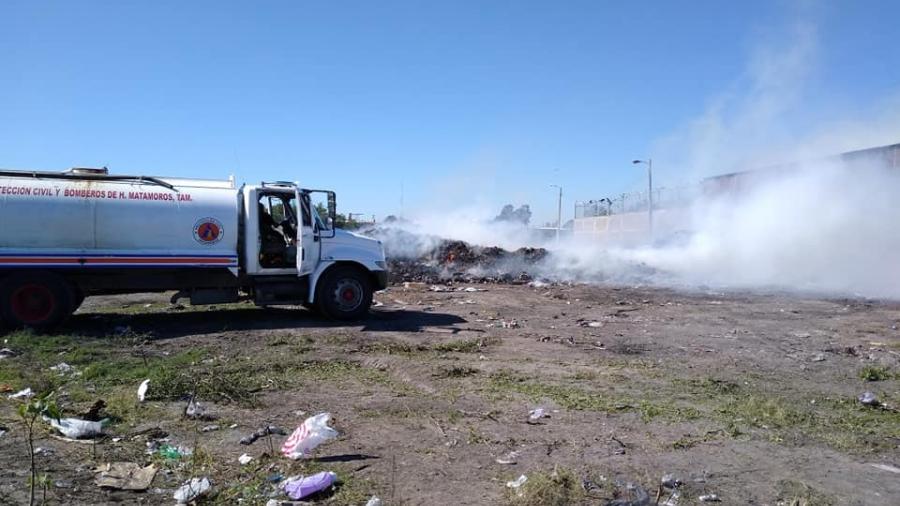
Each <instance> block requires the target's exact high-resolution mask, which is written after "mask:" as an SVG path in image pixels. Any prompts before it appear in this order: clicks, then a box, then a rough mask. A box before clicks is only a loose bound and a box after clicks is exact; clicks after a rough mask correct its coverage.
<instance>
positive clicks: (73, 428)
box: [48, 418, 103, 439]
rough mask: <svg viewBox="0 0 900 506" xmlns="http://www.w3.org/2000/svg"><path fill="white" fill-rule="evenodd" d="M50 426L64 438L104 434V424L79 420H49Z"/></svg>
mask: <svg viewBox="0 0 900 506" xmlns="http://www.w3.org/2000/svg"><path fill="white" fill-rule="evenodd" d="M48 420H49V421H50V425H51V426H53V428H54V429H56V430H58V431H59V432H61V433H62V435H63V436H66V437H68V438H72V439H79V438H83V437H93V436H99V435H100V434H102V433H103V422H89V421H87V420H79V419H78V418H62V419H59V420H55V419H53V418H48Z"/></svg>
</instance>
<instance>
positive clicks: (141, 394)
mask: <svg viewBox="0 0 900 506" xmlns="http://www.w3.org/2000/svg"><path fill="white" fill-rule="evenodd" d="M148 388H150V380H149V379H145V380H144V381H142V382H141V385H140V386H139V387H138V392H137V394H138V402H144V399H145V398H146V397H147V389H148Z"/></svg>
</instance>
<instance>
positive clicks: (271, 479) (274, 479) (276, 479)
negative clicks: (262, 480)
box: [266, 473, 284, 483]
mask: <svg viewBox="0 0 900 506" xmlns="http://www.w3.org/2000/svg"><path fill="white" fill-rule="evenodd" d="M283 479H284V475H282V474H280V473H275V474H270V475H269V476H266V481H268V482H269V483H278V482H279V481H281V480H283Z"/></svg>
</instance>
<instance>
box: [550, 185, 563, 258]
mask: <svg viewBox="0 0 900 506" xmlns="http://www.w3.org/2000/svg"><path fill="white" fill-rule="evenodd" d="M550 187H551V188H559V199H558V200H557V204H556V243H557V244H559V231H560V230H561V229H562V186H559V185H557V184H551V185H550Z"/></svg>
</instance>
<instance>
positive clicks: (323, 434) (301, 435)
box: [281, 413, 338, 460]
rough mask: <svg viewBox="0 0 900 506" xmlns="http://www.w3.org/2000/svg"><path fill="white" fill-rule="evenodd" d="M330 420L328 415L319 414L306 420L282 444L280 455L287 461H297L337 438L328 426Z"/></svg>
mask: <svg viewBox="0 0 900 506" xmlns="http://www.w3.org/2000/svg"><path fill="white" fill-rule="evenodd" d="M330 419H331V414H329V413H320V414H318V415H316V416H311V417H309V418H307V419H306V420H305V421H304V422H303V425H301V426H300V427H297V429H296V430H295V431H294V432H293V434H291V435H290V437H288V438H287V441H285V442H284V445H282V447H281V453H283V454H284V456H285V457H287V458H289V459H293V460H297V459H299V458H301V457H305V456H307V455H309V454H310V453H311V452H312V451H313V450H314V449H315V448H316V447H317V446H319V445H320V444H322V443H324V442H325V441H327V440H329V439H332V438H335V437H337V435H338V432H337V431H336V430H334V429H332V428H331V427H329V426H328V420H330Z"/></svg>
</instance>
